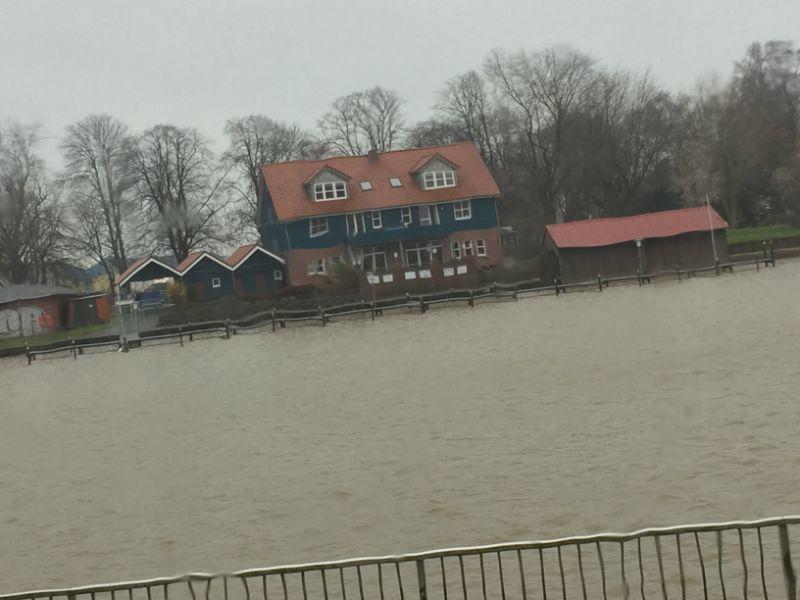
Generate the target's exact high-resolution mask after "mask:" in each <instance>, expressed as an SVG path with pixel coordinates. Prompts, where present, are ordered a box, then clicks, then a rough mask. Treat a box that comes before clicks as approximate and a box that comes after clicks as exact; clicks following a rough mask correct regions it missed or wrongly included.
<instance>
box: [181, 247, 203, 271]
mask: <svg viewBox="0 0 800 600" xmlns="http://www.w3.org/2000/svg"><path fill="white" fill-rule="evenodd" d="M203 254H205V252H203V251H202V250H200V251H198V252H189V254H187V255H186V258H184V259H183V260H182V261H181V262H180V264H179V265H178V272H179V273H183V272H184V271H185V270H186V269H188V268H189V267H191V266H192V265H193V264H194V263H196V262H197V261H198V260H200V257H201V256H203Z"/></svg>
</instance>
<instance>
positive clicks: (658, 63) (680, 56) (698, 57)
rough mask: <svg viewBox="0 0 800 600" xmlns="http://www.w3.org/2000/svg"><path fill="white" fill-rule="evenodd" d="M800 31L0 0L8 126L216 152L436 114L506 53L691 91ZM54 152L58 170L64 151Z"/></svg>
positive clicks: (554, 1) (612, 17) (654, 15)
mask: <svg viewBox="0 0 800 600" xmlns="http://www.w3.org/2000/svg"><path fill="white" fill-rule="evenodd" d="M798 31H800V0H759V1H754V0H664V1H655V0H549V1H542V0H494V1H492V0H452V1H448V0H439V1H438V2H434V1H423V0H395V1H392V0H387V1H385V0H336V1H323V0H313V1H312V0H281V1H277V0H227V1H225V0H213V1H211V0H206V1H203V0H196V1H193V2H189V1H179V0H161V1H157V0H124V1H120V0H94V1H91V0H0V32H2V33H1V34H0V119H2V120H5V119H9V118H15V119H19V120H22V121H39V122H40V123H41V124H42V125H43V126H44V131H45V134H46V135H47V136H49V137H50V138H51V139H54V138H56V137H57V136H60V135H61V133H62V131H63V128H64V126H65V125H66V124H68V123H70V122H72V121H75V120H77V119H79V118H81V117H83V116H85V115H87V114H89V113H93V112H108V113H111V114H113V115H115V116H117V117H119V118H121V119H123V120H124V121H126V122H128V123H129V124H130V125H131V126H132V128H133V129H134V130H137V131H138V130H141V129H144V128H146V127H148V126H150V125H153V124H155V123H159V122H171V123H177V124H180V125H193V126H196V127H198V128H199V129H200V130H201V131H203V132H204V133H205V134H207V135H208V136H210V137H212V138H213V139H215V140H216V142H217V147H218V148H219V147H221V142H222V137H223V136H222V127H223V124H224V121H225V119H226V118H228V117H230V116H235V115H244V114H250V113H263V114H265V115H268V116H270V117H273V118H276V119H279V120H285V121H296V122H298V123H300V124H301V125H303V126H306V127H313V126H314V124H315V122H316V119H317V118H318V117H319V116H320V115H322V114H323V113H324V112H325V110H326V107H327V106H328V104H329V103H330V101H331V100H332V99H334V98H335V97H337V96H340V95H342V94H346V93H348V92H351V91H354V90H357V89H362V88H366V87H370V86H373V85H382V86H386V87H390V88H393V89H396V90H398V91H399V92H400V93H401V94H402V95H403V96H404V97H405V98H407V99H408V105H407V112H408V116H409V117H410V119H411V120H416V119H421V118H426V117H427V116H428V115H429V112H430V107H431V106H432V104H433V103H434V101H435V92H436V91H437V90H438V89H440V88H441V86H442V83H443V82H444V81H445V80H446V79H447V78H449V77H451V76H453V75H455V74H458V73H460V72H463V71H465V70H467V69H470V68H474V67H478V66H480V65H481V63H482V61H483V59H484V57H485V56H486V54H487V53H488V52H489V50H491V49H492V48H493V47H503V48H506V49H517V48H527V49H536V48H540V47H543V46H547V45H550V44H554V43H566V44H570V45H572V46H574V47H576V48H579V49H581V50H583V51H585V52H587V53H589V54H591V55H593V56H594V57H596V58H598V59H600V60H601V61H602V62H604V63H605V64H607V65H609V66H612V67H625V68H630V69H636V70H644V69H647V68H649V69H651V72H652V73H653V75H654V76H655V77H656V79H657V80H658V81H660V82H661V83H662V84H663V85H665V86H667V87H668V88H670V89H672V90H690V89H691V88H692V87H693V85H694V84H695V82H696V81H697V80H698V78H700V77H705V76H707V75H709V74H711V73H713V72H718V73H720V74H724V75H726V76H727V74H728V73H729V72H730V69H731V65H732V63H733V61H735V60H737V59H738V58H740V57H741V56H742V55H743V53H744V51H745V48H746V47H747V45H748V44H749V43H750V42H752V41H756V40H759V41H763V40H767V39H796V38H797V37H798ZM795 41H796V40H795ZM46 155H47V158H48V159H49V161H50V163H51V166H54V167H55V166H58V165H57V164H53V163H54V159H55V158H56V154H55V142H53V141H51V142H50V143H49V144H48V148H47V150H46Z"/></svg>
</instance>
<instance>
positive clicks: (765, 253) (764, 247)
mask: <svg viewBox="0 0 800 600" xmlns="http://www.w3.org/2000/svg"><path fill="white" fill-rule="evenodd" d="M761 249H762V250H764V266H765V267H766V266H767V258H768V257H767V242H766V240H765V241H763V242H761Z"/></svg>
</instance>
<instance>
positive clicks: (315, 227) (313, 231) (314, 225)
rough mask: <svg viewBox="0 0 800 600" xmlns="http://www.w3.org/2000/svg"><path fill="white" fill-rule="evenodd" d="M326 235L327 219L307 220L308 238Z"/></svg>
mask: <svg viewBox="0 0 800 600" xmlns="http://www.w3.org/2000/svg"><path fill="white" fill-rule="evenodd" d="M326 233H328V217H311V218H309V219H308V237H312V238H315V237H319V236H321V235H325V234H326Z"/></svg>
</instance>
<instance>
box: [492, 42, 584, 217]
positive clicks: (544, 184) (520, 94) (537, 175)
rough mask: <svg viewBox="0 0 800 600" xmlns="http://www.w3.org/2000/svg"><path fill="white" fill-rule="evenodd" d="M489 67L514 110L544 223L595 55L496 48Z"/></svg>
mask: <svg viewBox="0 0 800 600" xmlns="http://www.w3.org/2000/svg"><path fill="white" fill-rule="evenodd" d="M485 70H486V74H487V76H488V77H489V80H490V81H491V82H492V83H493V84H494V86H495V89H496V91H497V92H498V94H499V95H500V97H501V98H502V100H503V101H504V103H505V104H506V105H507V106H508V108H509V110H511V112H512V114H513V117H514V126H515V129H516V131H517V135H518V136H519V139H520V144H519V146H520V151H521V154H522V157H523V160H524V163H523V164H524V166H525V168H526V169H527V170H528V171H529V173H530V175H531V176H532V180H533V181H534V182H535V185H536V186H537V197H538V201H539V203H540V206H541V209H542V215H543V217H544V219H545V222H547V223H552V222H554V221H555V220H556V207H557V205H558V204H559V201H560V196H561V194H562V191H563V189H562V188H563V184H564V180H565V177H566V175H567V165H566V164H565V160H564V158H565V157H564V153H565V149H566V146H567V144H568V136H569V135H570V134H571V129H572V125H573V123H574V121H575V118H576V116H577V114H578V109H579V108H580V107H581V106H582V105H583V104H584V103H585V102H586V99H587V96H588V92H589V90H590V88H591V84H592V79H593V78H594V73H593V68H592V60H591V59H590V58H589V57H588V56H586V55H585V54H582V53H580V52H578V51H576V50H572V49H565V48H550V49H547V50H544V51H541V52H536V53H529V52H524V51H520V52H517V53H515V54H511V55H506V54H504V53H503V52H501V51H499V50H495V51H493V52H492V53H491V54H490V56H489V58H488V59H487V60H486V64H485Z"/></svg>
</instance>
